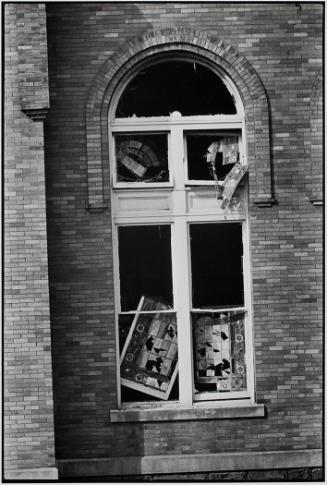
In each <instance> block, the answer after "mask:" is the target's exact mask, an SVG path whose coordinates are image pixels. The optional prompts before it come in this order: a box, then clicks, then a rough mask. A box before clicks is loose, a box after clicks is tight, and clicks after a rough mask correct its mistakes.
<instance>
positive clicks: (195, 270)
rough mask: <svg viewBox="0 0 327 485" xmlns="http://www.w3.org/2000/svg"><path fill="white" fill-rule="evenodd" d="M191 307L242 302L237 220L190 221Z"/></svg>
mask: <svg viewBox="0 0 327 485" xmlns="http://www.w3.org/2000/svg"><path fill="white" fill-rule="evenodd" d="M190 238H191V268H192V302H193V308H226V307H232V306H243V303H244V294H243V293H244V291H243V265H242V255H243V244H242V225H241V223H234V222H233V223H224V224H191V225H190Z"/></svg>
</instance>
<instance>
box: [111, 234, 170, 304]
mask: <svg viewBox="0 0 327 485" xmlns="http://www.w3.org/2000/svg"><path fill="white" fill-rule="evenodd" d="M118 245H119V248H118V250H119V275H120V300H121V310H122V311H135V310H136V308H137V305H138V303H139V301H140V298H141V296H142V295H149V294H150V295H153V296H155V297H157V298H158V299H159V300H160V301H164V302H166V303H167V305H169V306H170V307H173V290H172V266H171V240H170V226H169V225H160V226H158V225H148V226H120V227H118Z"/></svg>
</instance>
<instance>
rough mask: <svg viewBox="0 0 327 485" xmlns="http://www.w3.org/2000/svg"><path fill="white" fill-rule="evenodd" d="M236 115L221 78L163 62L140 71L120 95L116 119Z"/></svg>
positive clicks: (185, 64) (189, 64) (187, 64)
mask: <svg viewBox="0 0 327 485" xmlns="http://www.w3.org/2000/svg"><path fill="white" fill-rule="evenodd" d="M173 111H179V112H180V113H181V114H182V116H194V115H217V114H228V115H232V114H236V113H237V110H236V106H235V100H234V99H233V96H232V94H231V93H230V92H229V90H228V89H227V87H226V85H225V83H224V82H223V81H222V80H221V78H220V77H219V76H218V75H217V74H215V73H214V72H213V71H211V70H210V69H208V68H207V67H205V66H203V65H201V64H199V63H197V62H188V61H179V60H175V61H166V62H161V63H158V64H155V65H152V66H149V67H146V68H144V69H142V70H141V71H140V72H139V73H138V74H137V75H136V76H135V77H134V78H133V79H132V81H130V83H129V84H128V85H127V87H126V88H125V90H124V92H123V94H122V95H121V97H120V99H119V102H118V106H117V110H116V118H127V117H130V116H139V117H141V116H169V114H170V113H172V112H173Z"/></svg>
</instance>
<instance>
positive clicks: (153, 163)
mask: <svg viewBox="0 0 327 485" xmlns="http://www.w3.org/2000/svg"><path fill="white" fill-rule="evenodd" d="M115 153H116V162H117V163H116V167H117V168H116V170H117V182H147V183H151V182H167V181H168V180H169V172H168V147H167V135H165V134H155V135H153V134H151V135H148V134H147V135H145V134H142V135H138V134H133V135H116V136H115Z"/></svg>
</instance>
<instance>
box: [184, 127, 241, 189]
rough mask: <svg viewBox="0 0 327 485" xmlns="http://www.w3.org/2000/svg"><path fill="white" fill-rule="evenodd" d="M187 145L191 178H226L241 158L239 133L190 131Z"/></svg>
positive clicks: (189, 175)
mask: <svg viewBox="0 0 327 485" xmlns="http://www.w3.org/2000/svg"><path fill="white" fill-rule="evenodd" d="M186 146H187V162H188V179H189V180H208V181H209V180H212V178H215V177H216V178H217V180H218V181H221V180H224V178H225V177H226V175H227V174H228V173H229V172H230V171H231V169H232V168H233V166H234V164H235V163H237V162H239V160H240V153H239V135H238V134H230V133H226V134H224V133H223V132H219V133H217V132H203V133H201V132H198V133H190V134H188V135H186Z"/></svg>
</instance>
